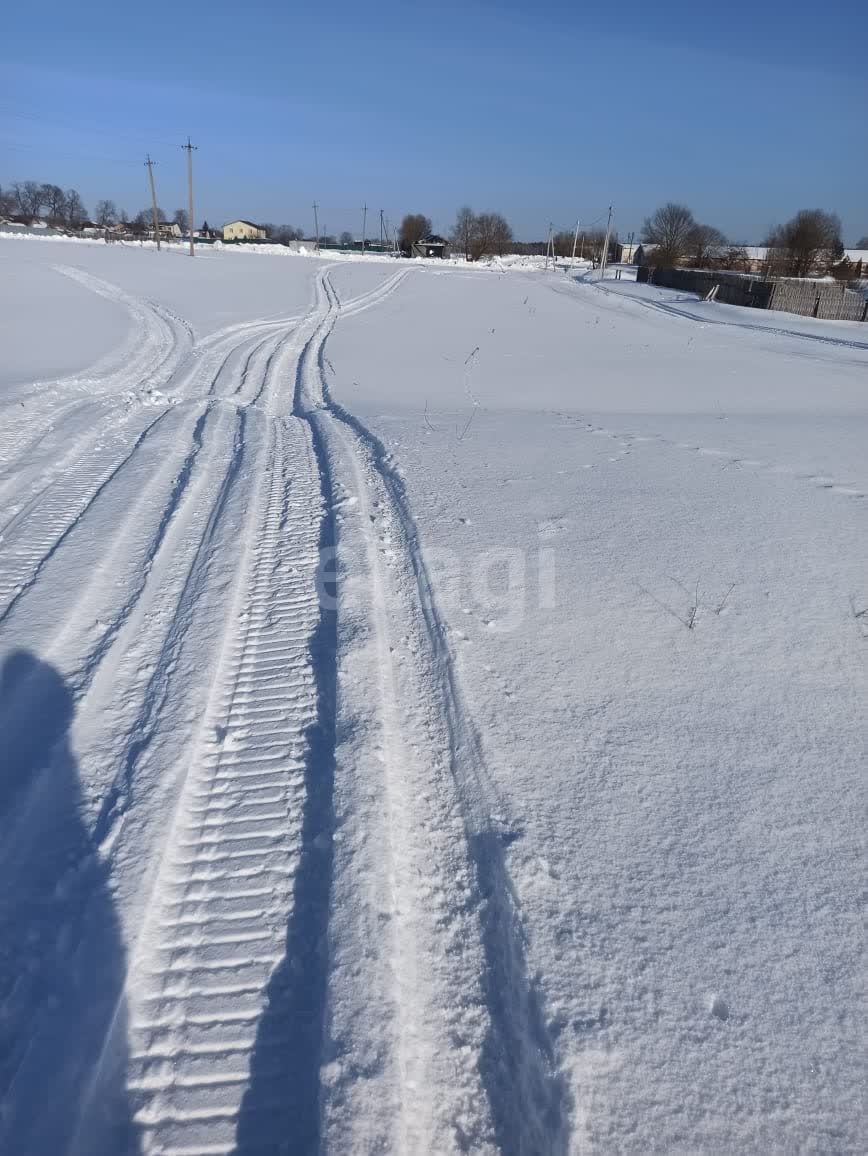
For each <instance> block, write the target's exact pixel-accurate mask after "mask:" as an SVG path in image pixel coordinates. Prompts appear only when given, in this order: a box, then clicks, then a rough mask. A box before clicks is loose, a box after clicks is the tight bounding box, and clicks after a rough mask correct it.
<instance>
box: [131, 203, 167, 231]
mask: <svg viewBox="0 0 868 1156" xmlns="http://www.w3.org/2000/svg"><path fill="white" fill-rule="evenodd" d="M157 220H158V221H159V222H160V224H163V223H165V221H166V214H165V213H164V212H163V210H162V209H161V208H160V207H159V206H158V207H157ZM132 226H133V232H135V233H149V232H150V231H151V230H152V229H153V227H154V210H153V209H152V208H151V207H150V206H148V208H147V209H142V211H141V212H140V213H136V215H135V216H134V217H133V220H132Z"/></svg>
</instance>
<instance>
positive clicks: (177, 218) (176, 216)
mask: <svg viewBox="0 0 868 1156" xmlns="http://www.w3.org/2000/svg"><path fill="white" fill-rule="evenodd" d="M172 221H173V222H174V224H176V225H177V226H178V228H179V229H180V230H181V233H182V234H186V233H187V231H188V230H189V228H190V214H189V213H188V212H187V210H186V209H175V212H174V213H173V214H172Z"/></svg>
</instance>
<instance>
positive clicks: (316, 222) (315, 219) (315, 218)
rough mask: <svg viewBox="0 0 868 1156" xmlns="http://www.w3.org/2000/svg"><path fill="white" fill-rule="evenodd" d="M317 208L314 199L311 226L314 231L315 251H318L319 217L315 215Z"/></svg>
mask: <svg viewBox="0 0 868 1156" xmlns="http://www.w3.org/2000/svg"><path fill="white" fill-rule="evenodd" d="M318 208H319V205H317V203H316V201H314V203H313V227H314V231H315V233H316V248H317V252H319V217H318V216H317V210H318Z"/></svg>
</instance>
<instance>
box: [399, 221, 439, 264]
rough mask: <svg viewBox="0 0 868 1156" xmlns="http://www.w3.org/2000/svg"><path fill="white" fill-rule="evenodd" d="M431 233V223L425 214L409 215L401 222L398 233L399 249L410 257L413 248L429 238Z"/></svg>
mask: <svg viewBox="0 0 868 1156" xmlns="http://www.w3.org/2000/svg"><path fill="white" fill-rule="evenodd" d="M430 232H431V221H430V220H429V218H428V217H426V216H425V215H424V213H408V214H407V216H406V217H405V218H404V220H403V221H402V222H401V229H400V232H399V233H398V247H399V248H400V250H401V252H402V253H406V254H407V255H408V256H409V255H410V253H412V252H413V246H414V245H415V244H416V243H417V242H419V241H421V240H422V238H423V237H427V236H428V234H429V233H430Z"/></svg>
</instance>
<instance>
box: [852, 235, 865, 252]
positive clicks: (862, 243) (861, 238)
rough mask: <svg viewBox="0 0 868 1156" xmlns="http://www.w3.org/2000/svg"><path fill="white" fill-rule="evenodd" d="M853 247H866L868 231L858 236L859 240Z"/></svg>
mask: <svg viewBox="0 0 868 1156" xmlns="http://www.w3.org/2000/svg"><path fill="white" fill-rule="evenodd" d="M854 248H856V249H868V233H866V235H865V236H864V237H860V238H859V240H858V241H857V242H856V244H855V246H854Z"/></svg>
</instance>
